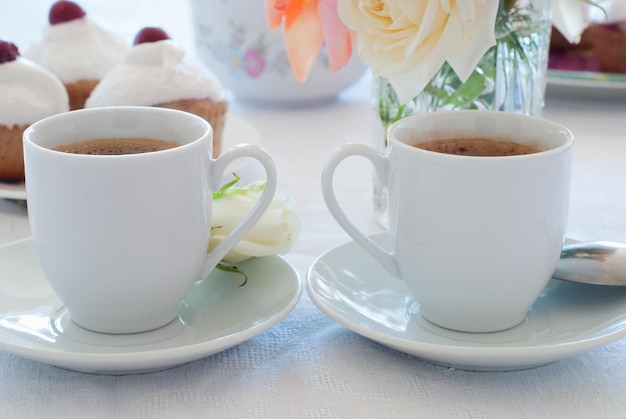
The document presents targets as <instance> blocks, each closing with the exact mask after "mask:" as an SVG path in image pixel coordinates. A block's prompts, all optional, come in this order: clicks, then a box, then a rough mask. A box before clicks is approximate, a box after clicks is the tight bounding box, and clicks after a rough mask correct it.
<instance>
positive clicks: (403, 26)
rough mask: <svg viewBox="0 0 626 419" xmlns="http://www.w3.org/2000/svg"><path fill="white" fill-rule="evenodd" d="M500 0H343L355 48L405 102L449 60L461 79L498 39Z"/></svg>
mask: <svg viewBox="0 0 626 419" xmlns="http://www.w3.org/2000/svg"><path fill="white" fill-rule="evenodd" d="M498 4H499V0H457V1H446V0H339V1H338V11H339V16H340V17H341V20H342V21H343V22H344V24H345V25H346V26H347V27H348V28H349V29H350V30H351V32H352V36H353V38H354V39H355V40H356V46H357V52H358V54H359V56H360V57H361V59H362V60H363V61H364V62H365V63H367V64H369V65H370V66H371V68H372V71H373V72H374V73H375V74H378V75H380V76H383V77H386V78H387V79H388V80H389V82H390V83H391V84H392V86H393V87H394V90H395V91H396V93H397V94H398V98H399V100H400V101H401V102H402V103H404V102H407V101H409V100H410V99H412V98H413V97H414V96H415V95H417V94H418V93H419V92H421V91H422V89H423V88H424V86H426V84H428V82H429V81H430V80H431V79H432V77H433V76H434V75H435V73H437V71H439V69H440V68H441V66H442V65H443V64H444V62H446V61H448V62H449V63H450V65H451V66H452V68H453V69H454V71H455V72H456V73H457V75H458V76H459V78H460V79H461V80H462V81H465V80H466V79H467V78H468V77H469V75H470V74H471V73H472V71H473V69H474V67H475V66H476V64H477V63H478V61H479V60H480V59H481V58H482V56H483V55H484V54H485V52H486V51H487V50H488V49H489V48H490V47H491V46H493V45H494V44H495V35H494V22H495V17H496V13H497V11H498Z"/></svg>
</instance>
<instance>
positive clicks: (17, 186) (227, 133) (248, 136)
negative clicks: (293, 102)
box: [0, 114, 261, 200]
mask: <svg viewBox="0 0 626 419" xmlns="http://www.w3.org/2000/svg"><path fill="white" fill-rule="evenodd" d="M237 144H254V145H261V134H260V133H259V132H258V131H257V129H256V128H254V127H253V126H252V125H251V124H250V123H248V122H246V121H245V120H243V119H241V118H240V117H238V116H235V115H232V114H227V115H226V124H225V126H224V144H223V145H222V148H223V149H224V150H226V149H227V148H230V147H232V146H235V145H237ZM248 160H249V159H238V160H236V161H234V162H233V163H232V164H231V165H230V166H229V170H230V171H233V170H236V169H239V168H241V167H242V166H243V165H245V164H246V163H247V162H248ZM0 198H6V199H17V200H24V199H26V187H25V185H24V182H16V183H9V182H2V181H0Z"/></svg>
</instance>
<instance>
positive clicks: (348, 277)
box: [307, 235, 626, 371]
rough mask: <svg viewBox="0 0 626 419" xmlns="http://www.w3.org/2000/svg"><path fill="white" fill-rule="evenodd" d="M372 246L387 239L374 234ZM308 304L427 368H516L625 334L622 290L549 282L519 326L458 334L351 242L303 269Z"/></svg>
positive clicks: (625, 291)
mask: <svg viewBox="0 0 626 419" xmlns="http://www.w3.org/2000/svg"><path fill="white" fill-rule="evenodd" d="M374 238H375V240H377V241H379V242H385V241H386V240H388V237H387V236H386V235H378V236H375V237H374ZM307 291H308V293H309V295H310V297H311V299H312V300H313V302H314V303H315V304H316V305H317V306H318V307H319V308H320V309H321V310H322V311H323V312H324V313H325V314H326V315H328V316H329V317H331V318H332V319H334V320H336V321H337V322H338V323H340V324H342V325H343V326H345V327H347V328H349V329H351V330H353V331H354V332H356V333H359V334H361V335H363V336H365V337H367V338H370V339H372V340H374V341H376V342H379V343H382V344H383V345H386V346H389V347H391V348H395V349H397V350H400V351H402V352H405V353H408V354H410V355H414V356H416V357H418V358H421V359H424V360H427V361H429V362H432V363H436V364H441V365H445V366H450V367H454V368H459V369H467V370H480V371H491V370H496V371H497V370H516V369H525V368H531V367H535V366H539V365H543V364H546V363H549V362H553V361H557V360H560V359H563V358H567V357H569V356H573V355H576V354H579V353H582V352H585V351H589V350H591V349H594V348H597V347H599V346H602V345H606V344H608V343H610V342H613V341H615V340H617V339H619V338H621V337H624V336H626V287H623V288H619V287H601V286H594V285H582V284H574V283H568V282H563V281H557V280H551V281H550V283H549V284H548V286H547V287H546V288H545V289H544V291H543V293H542V294H541V296H540V297H539V299H538V300H537V301H536V303H535V304H534V305H533V307H532V308H531V309H530V311H529V313H528V316H527V318H526V321H524V322H523V323H522V324H520V325H519V326H517V327H514V328H512V329H509V330H505V331H502V332H496V333H463V332H456V331H452V330H448V329H444V328H441V327H438V326H436V325H434V324H432V323H430V322H428V321H427V320H425V319H424V318H423V317H422V316H421V315H420V306H419V303H417V302H416V301H415V299H414V298H413V297H412V296H411V295H410V294H409V291H408V289H407V288H406V286H405V285H404V283H403V282H402V281H400V280H398V279H394V278H392V277H390V276H389V274H387V272H386V271H385V270H384V269H383V268H382V267H381V266H380V265H378V263H377V262H376V261H374V260H373V259H372V258H371V257H369V256H368V254H367V253H365V251H364V250H362V249H361V248H360V247H359V245H358V244H356V243H354V242H348V243H346V244H343V245H340V246H338V247H335V248H333V249H331V250H329V251H328V252H326V253H324V254H323V255H321V256H320V257H319V258H318V259H317V260H316V261H315V263H314V264H313V265H312V266H311V268H310V269H309V272H308V279H307Z"/></svg>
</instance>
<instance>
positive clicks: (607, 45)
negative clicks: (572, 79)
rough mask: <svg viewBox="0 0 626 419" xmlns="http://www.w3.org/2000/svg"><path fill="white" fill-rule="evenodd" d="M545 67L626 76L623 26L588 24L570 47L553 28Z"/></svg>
mask: <svg viewBox="0 0 626 419" xmlns="http://www.w3.org/2000/svg"><path fill="white" fill-rule="evenodd" d="M549 67H550V68H553V69H558V70H572V71H600V72H604V73H621V74H624V73H626V23H612V24H599V23H592V24H590V25H589V26H588V27H587V28H586V29H585V30H584V31H583V33H582V36H581V40H580V43H578V44H570V43H569V42H568V41H567V40H566V39H565V37H564V36H563V35H562V34H561V33H559V32H558V31H557V30H556V29H553V30H552V36H551V38H550V62H549Z"/></svg>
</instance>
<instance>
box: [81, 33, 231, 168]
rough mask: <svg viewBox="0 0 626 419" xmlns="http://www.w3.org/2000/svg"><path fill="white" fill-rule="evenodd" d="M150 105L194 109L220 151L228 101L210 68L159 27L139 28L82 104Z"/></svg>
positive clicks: (190, 110) (94, 105)
mask: <svg viewBox="0 0 626 419" xmlns="http://www.w3.org/2000/svg"><path fill="white" fill-rule="evenodd" d="M100 106H156V107H163V108H171V109H178V110H182V111H186V112H190V113H193V114H196V115H198V116H200V117H202V118H204V119H205V120H207V121H208V122H209V123H210V124H211V126H212V127H213V155H214V156H218V155H219V154H220V152H221V145H222V136H223V130H224V124H225V120H226V114H227V112H228V101H227V98H226V92H225V90H224V88H223V87H222V84H221V83H220V82H219V80H218V79H217V78H216V77H215V76H214V75H213V73H212V72H211V71H210V70H209V69H207V68H206V67H204V66H203V65H202V64H200V63H199V62H198V61H196V60H194V59H192V58H191V57H190V56H189V55H187V54H186V53H185V50H184V49H183V48H182V47H181V46H180V45H178V44H177V43H175V42H174V41H172V40H171V39H170V38H169V36H168V35H167V33H165V32H164V31H163V30H162V29H160V28H153V27H148V28H143V29H142V30H141V31H139V33H138V34H137V36H136V37H135V40H134V44H133V47H132V48H131V49H130V50H129V51H128V52H127V53H126V55H125V56H124V58H123V59H122V60H121V61H120V62H119V63H118V65H117V66H115V67H114V68H113V69H112V70H111V71H110V72H109V73H108V74H107V75H106V76H105V77H104V78H103V79H102V80H101V81H100V83H99V84H98V86H96V88H95V89H94V90H93V92H92V93H91V96H90V97H89V98H88V99H87V102H86V104H85V107H87V108H92V107H100Z"/></svg>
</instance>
